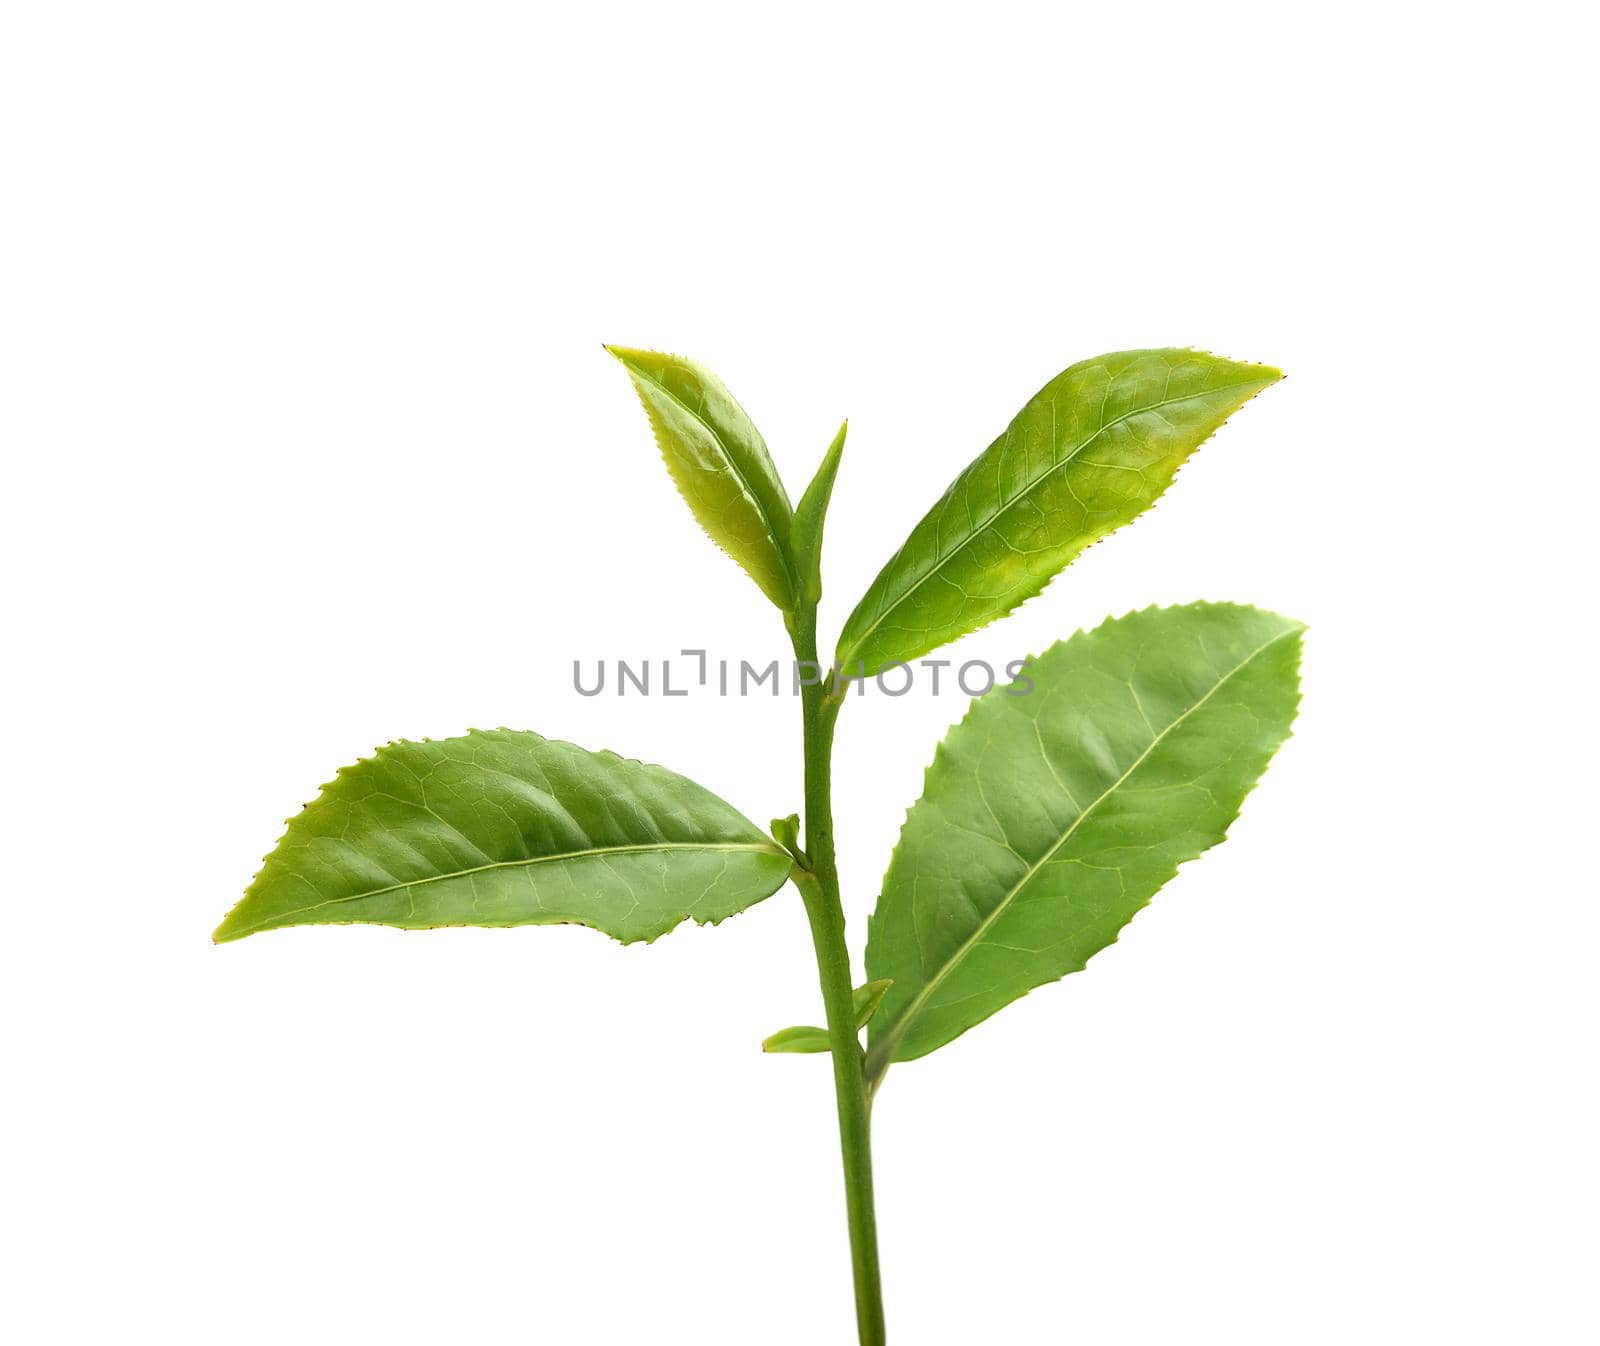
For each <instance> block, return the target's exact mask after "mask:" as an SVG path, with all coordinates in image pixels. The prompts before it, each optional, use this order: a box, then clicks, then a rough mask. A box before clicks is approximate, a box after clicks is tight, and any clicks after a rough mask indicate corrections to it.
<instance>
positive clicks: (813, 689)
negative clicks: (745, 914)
mask: <svg viewBox="0 0 1600 1346" xmlns="http://www.w3.org/2000/svg"><path fill="white" fill-rule="evenodd" d="M794 650H795V657H796V658H797V659H799V660H800V661H801V673H802V676H804V675H805V674H807V673H810V674H811V675H812V676H814V677H815V678H816V679H817V682H816V684H815V685H814V686H806V687H803V688H802V699H801V708H802V711H803V713H804V716H805V769H806V789H805V804H806V812H805V824H806V845H805V849H806V854H807V857H808V858H809V859H810V861H811V867H810V869H809V870H802V869H800V868H799V867H798V866H797V867H796V870H795V878H796V883H797V885H798V887H799V889H800V895H801V897H802V898H803V899H804V900H805V906H806V916H807V917H808V918H809V919H810V921H811V940H812V943H813V944H814V945H815V946H816V951H817V976H818V978H819V980H820V981H821V983H822V1003H823V1006H824V1008H825V1009H826V1011H827V1016H828V1041H829V1044H830V1046H831V1048H832V1052H833V1087H834V1094H835V1096H836V1099H837V1102H838V1108H839V1148H840V1151H841V1152H842V1154H843V1158H844V1194H845V1206H846V1213H847V1217H848V1219H849V1224H850V1260H851V1264H852V1266H853V1268H854V1272H855V1287H856V1322H857V1325H858V1328H859V1331H860V1334H861V1346H883V1342H884V1339H885V1338H884V1329H883V1290H882V1287H881V1286H880V1284H879V1280H878V1227H877V1216H876V1214H875V1212H874V1209H873V1204H872V1132H871V1100H870V1098H869V1096H868V1093H867V1081H866V1070H865V1055H864V1053H863V1052H862V1050H861V1038H860V1034H859V1030H858V1029H857V1028H856V1016H855V1007H854V1005H853V1003H852V996H851V992H852V990H853V988H854V985H855V982H854V978H853V977H852V976H851V972H850V950H849V947H848V946H847V945H846V944H845V939H844V906H843V904H842V903H841V901H840V899H839V871H838V869H837V867H836V865H835V863H834V855H833V803H832V767H833V761H832V759H833V727H834V723H835V721H836V720H837V719H838V716H839V706H840V702H838V701H836V700H832V699H830V698H829V697H827V696H826V694H825V693H826V690H827V689H826V687H825V685H824V676H823V673H822V672H821V671H820V670H819V669H818V666H817V613H816V608H815V606H813V605H812V604H809V603H807V604H805V605H804V607H803V608H802V610H801V611H800V612H798V613H797V614H796V616H795V626H794Z"/></svg>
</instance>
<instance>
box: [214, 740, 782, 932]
mask: <svg viewBox="0 0 1600 1346" xmlns="http://www.w3.org/2000/svg"><path fill="white" fill-rule="evenodd" d="M789 867H790V859H789V856H788V855H786V854H785V853H784V852H783V850H782V849H781V848H780V847H779V846H777V845H776V844H775V843H774V842H772V841H771V840H769V839H768V838H767V837H765V836H763V835H762V834H761V832H760V831H759V830H758V829H757V828H756V827H755V826H754V824H752V823H750V822H749V821H747V820H746V819H745V818H743V817H742V816H741V815H740V814H739V813H738V812H737V811H736V810H735V809H733V808H732V807H730V806H729V805H727V804H725V803H723V801H722V800H720V799H718V798H717V797H716V796H715V795H713V794H711V793H710V792H709V791H708V790H704V789H702V788H701V787H700V786H698V785H696V784H694V783H693V782H692V781H688V780H685V779H684V778H683V777H682V776H678V775H675V774H674V773H673V772H671V771H668V770H666V769H665V768H663V767H658V766H647V765H645V764H644V763H642V762H636V761H631V760H628V759H625V758H621V757H618V756H617V755H616V754H615V753H610V752H586V751H585V750H584V749H582V748H579V747H576V746H574V745H573V744H571V743H562V742H559V741H557V740H554V739H545V738H540V737H539V735H537V734H529V733H519V732H515V731H512V730H507V729H496V730H490V731H481V730H474V731H473V732H472V733H470V734H467V735H466V736H465V737H463V738H448V739H441V740H425V741H423V742H420V743H410V742H400V743H391V744H390V745H389V746H388V747H385V748H380V749H379V750H378V752H377V753H376V754H374V755H373V756H372V757H370V758H367V759H366V760H364V761H361V762H358V763H356V765H354V766H351V767H346V768H344V769H343V770H342V771H340V772H339V774H338V776H337V778H336V779H334V780H333V781H332V782H331V783H330V784H328V785H326V786H324V787H323V790H322V793H321V795H320V796H319V797H318V798H317V799H316V800H315V801H313V802H312V803H310V804H307V805H306V807H305V809H304V810H303V811H302V812H301V813H300V814H299V815H298V816H296V817H295V818H293V819H291V820H290V822H289V830H288V832H287V833H286V834H285V835H284V837H283V840H282V841H280V842H279V843H278V845H277V848H276V849H275V850H274V851H273V852H272V854H271V855H269V856H268V857H267V860H266V864H265V865H264V866H263V867H262V870H261V872H260V873H259V874H258V875H257V876H256V878H255V881H254V882H253V883H252V884H251V885H250V888H249V890H248V891H247V892H246V893H245V895H244V898H243V900H241V901H240V902H239V904H238V905H237V906H236V907H234V909H233V910H232V911H231V912H229V913H228V916H227V919H226V920H224V921H223V923H222V924H221V925H220V926H219V927H218V928H217V931H216V933H215V935H214V938H215V939H216V940H217V941H218V942H219V943H220V942H221V941H224V940H230V939H240V938H243V937H244V936H245V935H251V934H255V933H256V932H257V931H261V930H272V929H276V928H277V927H279V926H286V925H323V924H339V925H343V924H349V923H351V922H356V921H367V922H374V923H377V924H379V925H394V926H400V927H403V928H405V929H412V930H414V929H425V928H431V927H434V926H442V925H486V926H507V925H556V924H563V923H572V924H576V925H587V926H592V927H594V928H595V929H596V930H603V931H605V932H606V933H607V934H609V935H613V936H615V937H616V938H617V939H619V940H621V941H623V942H624V943H630V942H632V941H634V940H640V939H642V940H651V939H654V938H655V937H656V936H658V935H661V934H664V933H665V932H666V931H668V930H670V929H672V927H673V926H675V925H677V924H678V923H679V922H681V921H683V920H684V919H685V918H687V917H691V916H692V917H693V918H694V919H695V920H697V921H700V922H702V923H706V922H715V921H720V920H721V919H722V918H723V917H725V916H731V915H732V914H733V913H735V912H738V911H743V910H744V909H745V908H746V907H748V906H751V905H753V904H754V903H757V902H759V901H761V900H762V898H764V897H768V896H770V895H771V894H772V893H774V892H776V891H777V890H778V889H779V888H781V887H782V886H783V883H784V880H785V879H786V878H788V875H789Z"/></svg>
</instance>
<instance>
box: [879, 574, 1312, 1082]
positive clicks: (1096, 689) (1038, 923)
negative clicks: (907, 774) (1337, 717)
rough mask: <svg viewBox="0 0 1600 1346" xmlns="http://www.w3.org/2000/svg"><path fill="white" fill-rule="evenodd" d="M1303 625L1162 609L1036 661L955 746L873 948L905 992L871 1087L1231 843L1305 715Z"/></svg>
mask: <svg viewBox="0 0 1600 1346" xmlns="http://www.w3.org/2000/svg"><path fill="white" fill-rule="evenodd" d="M1302 629H1303V628H1302V627H1301V625H1300V623H1298V622H1295V621H1291V620H1290V619H1288V618H1287V617H1279V616H1277V615H1275V614H1273V613H1270V612H1262V611H1259V610H1257V609H1255V608H1248V607H1235V606H1232V605H1227V604H1210V603H1197V604H1193V605H1191V606H1189V607H1179V608H1164V609H1163V608H1150V609H1147V610H1146V611H1144V612H1137V613H1133V614H1132V615H1130V616H1127V617H1123V618H1120V619H1118V620H1115V621H1108V622H1106V623H1105V624H1104V625H1102V626H1100V627H1099V628H1098V629H1097V630H1095V631H1093V632H1090V633H1088V634H1085V633H1082V632H1080V633H1079V634H1077V635H1075V636H1073V637H1072V638H1071V639H1070V640H1067V641H1064V642H1061V643H1058V644H1057V645H1055V646H1053V647H1052V648H1051V649H1050V650H1048V651H1047V652H1046V653H1045V654H1044V655H1042V656H1041V657H1040V658H1038V659H1036V660H1034V661H1032V662H1031V663H1030V664H1029V666H1028V668H1027V672H1026V675H1025V677H1026V678H1028V679H1031V681H1032V691H1031V692H1029V693H1028V694H1026V695H1017V694H1016V693H1017V692H1018V691H1020V690H1021V689H1022V687H1023V686H1024V685H1025V683H1024V681H1023V680H1021V679H1019V681H1018V683H1017V684H1014V685H1013V686H1012V687H1011V688H1009V689H1008V688H996V689H995V690H993V691H992V692H990V693H989V694H988V695H987V696H984V697H982V698H981V699H979V700H978V701H977V702H975V703H974V704H973V707H972V709H971V711H970V712H969V713H968V714H967V716H966V718H965V719H964V720H962V722H961V723H960V724H958V725H956V726H955V727H954V728H953V729H952V730H951V731H950V733H949V734H948V735H947V736H946V737H945V740H944V742H943V743H942V744H941V745H940V747H939V750H938V753H937V754H936V756H935V757H934V762H933V765H932V766H931V767H930V768H929V769H928V773H927V779H926V782H925V786H924V789H923V793H922V798H921V799H919V800H918V801H917V803H916V805H915V806H914V807H913V808H912V809H911V811H910V813H908V814H907V816H906V822H905V827H904V829H903V830H902V831H901V834H900V842H899V845H898V846H897V847H896V848H895V853H894V858H893V859H892V860H891V861H890V864H889V872H888V874H887V876H886V877H885V879H884V885H883V893H882V895H881V896H880V898H879V900H878V909H877V912H876V913H875V914H874V916H873V917H872V920H871V923H870V926H869V935H868V941H867V971H868V975H869V976H873V977H892V978H894V986H893V987H892V988H891V989H890V991H889V994H888V995H887V996H886V997H885V999H884V1003H883V1008H882V1010H881V1011H880V1012H879V1014H878V1015H877V1017H876V1018H875V1019H874V1020H873V1021H872V1030H871V1048H870V1051H869V1054H868V1070H869V1074H870V1075H872V1076H873V1077H874V1078H876V1077H877V1076H881V1075H882V1073H883V1071H884V1070H885V1069H887V1067H888V1065H889V1063H890V1062H891V1061H907V1060H910V1059H912V1058H913V1057H917V1056H922V1055H924V1054H926V1053H928V1052H931V1051H933V1050H934V1049H935V1048H937V1047H940V1046H943V1045H944V1044H945V1043H947V1042H949V1041H950V1040H951V1039H952V1038H955V1037H957V1036H959V1035H960V1034H962V1033H964V1032H966V1030H967V1029H969V1028H971V1027H972V1026H973V1025H974V1024H976V1023H979V1022H981V1021H982V1020H983V1019H986V1018H988V1016H989V1015H991V1014H993V1013H994V1012H995V1011H996V1010H998V1009H1000V1008H1001V1007H1002V1006H1004V1005H1006V1004H1008V1003H1010V1002H1011V1001H1013V1000H1015V999H1017V998H1018V997H1019V996H1022V995H1025V994H1026V993H1027V992H1028V991H1029V990H1030V989H1031V988H1033V987H1035V986H1040V985H1042V984H1044V983H1045V982H1049V981H1054V980H1056V979H1057V978H1059V977H1062V976H1065V975H1066V974H1067V973H1069V972H1076V971H1078V970H1079V969H1080V968H1082V967H1083V965H1084V963H1085V961H1086V960H1087V959H1088V958H1089V957H1090V956H1091V955H1092V954H1094V953H1096V952H1098V951H1099V950H1100V949H1103V948H1105V947H1106V945H1108V944H1110V943H1112V941H1114V940H1115V939H1116V937H1117V932H1118V931H1119V930H1120V929H1121V928H1122V927H1123V926H1124V925H1125V924H1127V922H1128V921H1129V920H1130V919H1131V918H1132V917H1133V915H1134V913H1135V912H1137V911H1138V910H1139V909H1140V908H1141V907H1143V906H1144V905H1145V904H1146V903H1147V902H1148V901H1149V900H1150V898H1151V897H1152V896H1153V895H1154V894H1155V892H1156V890H1157V889H1158V888H1160V887H1161V885H1162V884H1164V883H1165V882H1166V881H1167V880H1168V879H1170V878H1171V877H1172V876H1173V874H1174V873H1175V872H1176V871H1177V868H1178V866H1179V865H1180V864H1182V863H1183V862H1184V861H1185V860H1191V859H1193V858H1194V857H1196V856H1197V855H1199V854H1200V853H1201V852H1202V851H1204V850H1206V849H1207V848H1208V847H1211V846H1214V845H1216V843H1217V842H1219V841H1221V840H1222V839H1223V838H1224V836H1226V835H1227V830H1228V826H1229V824H1230V823H1231V822H1232V821H1233V820H1234V818H1235V817H1237V816H1238V812H1239V806H1240V804H1241V803H1242V802H1243V800H1244V797H1245V795H1246V794H1248V793H1249V792H1250V790H1251V788H1252V787H1253V786H1254V785H1255V783H1256V781H1257V779H1258V778H1259V777H1260V775H1261V773H1262V771H1264V770H1265V769H1266V765H1267V762H1268V761H1269V759H1270V758H1271V757H1272V754H1273V753H1274V752H1275V751H1276V750H1277V748H1278V745H1279V744H1281V743H1282V742H1283V740H1284V739H1285V738H1287V737H1288V735H1289V726H1290V724H1291V723H1292V721H1293V719H1294V714H1295V708H1296V706H1297V705H1298V702H1299V680H1298V667H1299V658H1300V635H1301V631H1302Z"/></svg>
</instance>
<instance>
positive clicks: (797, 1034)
mask: <svg viewBox="0 0 1600 1346" xmlns="http://www.w3.org/2000/svg"><path fill="white" fill-rule="evenodd" d="M893 984H894V983H893V982H888V981H869V982H868V983H867V984H866V985H865V986H858V987H856V989H855V990H854V991H852V992H851V993H850V1003H851V1005H852V1007H853V1008H854V1009H855V1012H856V1027H857V1028H858V1029H861V1028H865V1027H866V1026H867V1021H868V1020H869V1019H871V1018H872V1016H873V1014H874V1013H875V1012H876V1010H877V1008H878V1006H879V1005H880V1004H881V1003H882V1002H883V997H884V993H885V992H887V991H888V989H889V987H890V986H892V985H893ZM829 1049H830V1044H829V1042H828V1030H827V1029H826V1028H812V1027H809V1026H807V1027H802V1028H780V1029H779V1030H778V1031H777V1032H776V1033H774V1034H773V1035H772V1036H771V1037H770V1038H768V1039H767V1040H766V1041H765V1042H763V1043H762V1044H761V1050H762V1051H764V1052H825V1051H828V1050H829Z"/></svg>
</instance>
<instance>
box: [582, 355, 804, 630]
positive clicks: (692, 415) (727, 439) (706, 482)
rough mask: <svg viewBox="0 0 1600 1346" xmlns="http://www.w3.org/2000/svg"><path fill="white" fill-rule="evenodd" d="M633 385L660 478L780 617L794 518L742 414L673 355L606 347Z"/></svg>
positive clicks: (714, 383)
mask: <svg viewBox="0 0 1600 1346" xmlns="http://www.w3.org/2000/svg"><path fill="white" fill-rule="evenodd" d="M606 349H607V350H608V351H610V352H611V354H613V355H614V356H616V357H617V359H618V360H620V361H621V362H622V366H623V368H625V369H626V370H627V371H628V377H629V378H631V379H632V380H633V386H634V388H635V390H636V391H637V392H638V394H639V401H640V402H642V403H643V404H644V410H645V415H646V416H648V417H649V418H650V426H651V428H652V429H653V430H654V431H655V435H656V444H657V445H658V446H659V447H660V449H661V456H662V458H664V459H665V460H666V464H667V471H668V472H670V473H671V474H672V480H673V481H674V482H676V483H677V486H678V490H679V491H680V492H681V493H682V495H683V498H684V499H685V500H687V501H688V502H689V508H690V509H691V510H693V511H694V517H695V518H697V519H698V520H699V521H700V526H701V527H702V528H704V529H705V530H706V532H707V533H709V534H710V536H711V540H712V541H713V542H715V543H716V544H717V545H718V546H719V547H721V548H722V549H723V551H725V552H727V553H728V555H729V556H731V557H733V559H734V560H735V561H737V562H738V563H739V564H740V565H742V566H743V567H744V568H745V570H746V571H748V572H749V575H750V578H751V579H753V580H755V582H756V583H757V584H758V585H760V586H761V592H762V593H764V594H766V596H767V597H768V598H770V599H771V600H772V601H773V602H774V603H776V604H777V605H778V606H779V607H780V608H782V609H783V610H784V611H785V612H787V611H789V610H790V609H792V607H793V606H794V590H795V582H794V577H793V575H792V573H791V569H790V564H789V532H790V529H791V527H792V525H793V518H794V511H793V510H792V509H791V507H790V505H789V496H788V494H787V493H786V492H785V491H784V489H783V482H782V481H780V480H779V478H778V469H777V468H776V467H774V466H773V463H772V457H771V455H770V454H768V452H767V445H766V441H765V440H763V439H762V438H761V432H760V431H759V430H757V429H756V427H755V425H754V423H753V422H752V421H751V420H750V418H749V416H747V415H745V411H744V408H743V407H741V406H740V405H739V404H738V403H737V402H735V401H734V400H733V394H732V393H730V392H729V391H728V390H727V388H726V387H724V386H723V382H722V380H721V379H719V378H718V377H717V376H716V375H715V374H713V373H712V372H711V371H710V370H709V369H702V368H701V367H700V366H699V365H697V364H694V363H693V362H692V361H689V360H685V359H683V358H682V357H681V356H677V355H662V354H660V353H658V352H656V351H640V350H629V349H628V348H626V347H624V346H607V347H606Z"/></svg>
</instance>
